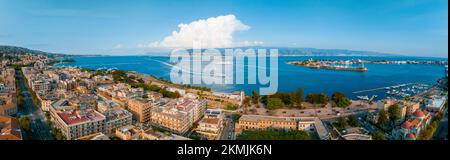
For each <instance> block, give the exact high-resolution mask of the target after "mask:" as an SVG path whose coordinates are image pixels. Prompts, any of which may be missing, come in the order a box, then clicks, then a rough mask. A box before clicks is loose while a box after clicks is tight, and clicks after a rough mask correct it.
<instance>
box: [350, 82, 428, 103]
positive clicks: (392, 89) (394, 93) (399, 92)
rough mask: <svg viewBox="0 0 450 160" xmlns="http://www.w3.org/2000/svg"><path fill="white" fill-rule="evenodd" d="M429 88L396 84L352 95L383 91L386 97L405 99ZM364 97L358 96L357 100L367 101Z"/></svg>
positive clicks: (413, 84) (416, 84) (356, 92)
mask: <svg viewBox="0 0 450 160" xmlns="http://www.w3.org/2000/svg"><path fill="white" fill-rule="evenodd" d="M429 88H430V85H428V84H423V83H417V82H410V83H403V84H396V85H392V86H386V87H379V88H373V89H366V90H360V91H354V92H352V93H353V94H361V93H366V92H373V91H380V90H385V92H386V95H387V96H388V97H391V98H406V97H410V96H414V95H416V94H418V93H421V92H424V91H426V90H427V89H429ZM366 97H367V96H358V98H359V99H367V98H366Z"/></svg>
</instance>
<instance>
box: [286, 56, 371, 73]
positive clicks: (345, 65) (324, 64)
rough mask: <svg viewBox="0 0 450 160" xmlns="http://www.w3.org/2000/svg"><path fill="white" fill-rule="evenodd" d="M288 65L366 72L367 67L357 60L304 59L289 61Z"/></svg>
mask: <svg viewBox="0 0 450 160" xmlns="http://www.w3.org/2000/svg"><path fill="white" fill-rule="evenodd" d="M287 64H290V65H297V66H303V67H308V68H312V69H328V70H342V71H356V72H366V71H368V68H366V67H364V63H362V62H360V61H357V60H313V59H309V60H305V61H290V62H287Z"/></svg>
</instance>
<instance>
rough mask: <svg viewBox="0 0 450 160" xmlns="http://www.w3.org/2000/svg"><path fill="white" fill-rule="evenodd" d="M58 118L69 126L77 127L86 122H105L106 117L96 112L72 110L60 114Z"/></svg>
mask: <svg viewBox="0 0 450 160" xmlns="http://www.w3.org/2000/svg"><path fill="white" fill-rule="evenodd" d="M58 116H59V117H60V118H61V119H62V120H63V121H64V122H65V123H66V124H67V125H75V124H80V123H86V122H95V121H101V120H105V116H103V115H102V114H100V113H98V112H97V111H95V110H90V109H87V110H71V111H63V112H59V113H58Z"/></svg>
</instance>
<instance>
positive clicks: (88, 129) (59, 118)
mask: <svg viewBox="0 0 450 160" xmlns="http://www.w3.org/2000/svg"><path fill="white" fill-rule="evenodd" d="M52 115H53V114H52ZM52 118H53V119H54V122H55V126H56V127H57V128H58V129H60V130H61V132H62V134H63V135H64V137H65V138H66V139H68V140H73V139H78V138H80V137H84V136H88V135H91V134H95V133H99V132H104V131H105V128H106V117H105V116H104V115H102V114H101V113H99V112H97V111H95V110H93V109H85V110H78V109H76V110H62V111H57V114H56V116H55V117H52Z"/></svg>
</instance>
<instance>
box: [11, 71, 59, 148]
mask: <svg viewBox="0 0 450 160" xmlns="http://www.w3.org/2000/svg"><path fill="white" fill-rule="evenodd" d="M16 77H17V82H18V83H19V84H18V86H19V88H20V92H21V93H17V94H20V95H22V97H23V104H22V105H21V106H19V113H18V116H20V115H25V116H28V117H30V127H31V131H30V132H27V133H25V134H28V138H30V139H32V140H53V136H52V134H51V133H50V128H49V127H48V125H47V122H46V118H45V115H44V113H43V112H42V110H41V109H40V108H38V107H37V106H36V105H35V103H33V98H32V96H31V93H30V92H29V91H28V88H27V87H26V85H25V80H24V77H23V75H22V73H21V72H20V71H17V70H16Z"/></svg>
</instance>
